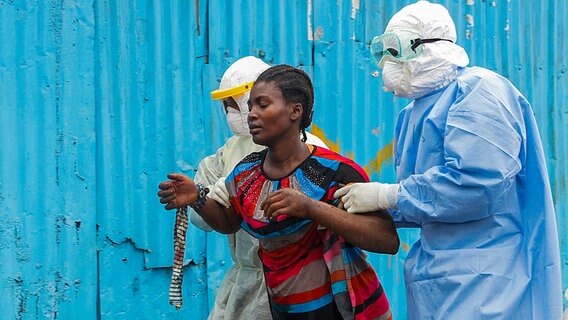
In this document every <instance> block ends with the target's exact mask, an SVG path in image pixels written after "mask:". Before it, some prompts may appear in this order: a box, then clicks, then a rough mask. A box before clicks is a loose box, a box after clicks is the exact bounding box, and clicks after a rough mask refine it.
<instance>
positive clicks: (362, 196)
mask: <svg viewBox="0 0 568 320" xmlns="http://www.w3.org/2000/svg"><path fill="white" fill-rule="evenodd" d="M398 188H399V185H398V183H397V184H388V183H380V182H367V183H353V184H349V185H346V186H345V187H343V188H341V189H339V190H337V191H335V193H334V194H333V197H334V198H336V199H337V198H341V202H343V206H344V208H345V210H347V212H349V213H357V212H371V211H377V210H380V209H390V208H396V200H397V198H398Z"/></svg>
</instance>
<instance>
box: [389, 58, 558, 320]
mask: <svg viewBox="0 0 568 320" xmlns="http://www.w3.org/2000/svg"><path fill="white" fill-rule="evenodd" d="M395 166H396V174H397V179H398V181H399V182H400V191H399V197H398V200H397V206H398V211H393V212H391V213H392V215H393V218H394V220H395V222H396V223H397V224H398V226H399V227H400V226H414V227H419V228H421V235H420V239H419V240H418V241H417V242H416V243H415V244H414V246H413V247H412V249H411V250H410V252H409V253H408V257H407V259H406V262H405V280H406V286H407V300H408V315H409V318H410V319H421V320H422V319H460V320H463V319H547V320H548V319H561V318H562V281H561V275H560V258H559V244H558V234H557V229H556V218H555V213H554V207H553V203H552V195H551V190H550V184H549V181H548V174H547V169H546V164H545V159H544V153H543V149H542V143H541V141H540V138H539V133H538V129H537V125H536V122H535V118H534V115H533V112H532V110H531V107H530V105H529V103H528V102H527V100H526V99H525V98H524V97H523V96H522V95H521V93H520V92H519V91H518V90H517V89H516V88H515V87H514V86H513V85H512V84H511V83H510V82H509V81H508V80H506V79H505V78H503V77H501V76H499V75H497V74H495V73H494V72H491V71H489V70H486V69H483V68H465V69H462V70H461V73H460V75H459V76H458V78H457V80H455V81H453V82H452V83H450V84H449V85H448V86H447V87H445V88H444V89H441V90H438V91H437V92H434V93H432V94H430V95H428V96H426V97H423V98H420V99H417V100H415V101H414V102H413V103H411V104H410V105H408V106H407V107H406V108H404V109H403V110H402V111H401V113H400V114H399V117H398V121H397V126H396V132H395Z"/></svg>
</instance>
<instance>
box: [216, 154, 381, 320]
mask: <svg viewBox="0 0 568 320" xmlns="http://www.w3.org/2000/svg"><path fill="white" fill-rule="evenodd" d="M266 153H267V150H263V151H261V152H256V153H252V154H250V155H248V156H247V157H246V158H244V159H243V160H242V161H241V162H240V163H239V164H237V166H236V167H235V168H234V170H233V171H232V172H231V174H230V175H229V176H228V177H227V179H226V181H225V183H226V185H227V189H228V191H229V195H230V201H231V204H232V206H233V208H234V209H235V211H236V212H237V214H239V215H241V216H242V218H243V220H242V223H241V227H242V228H243V229H245V230H246V231H247V232H249V233H250V234H251V235H252V236H254V237H256V238H258V239H259V243H260V249H259V256H260V259H261V261H262V263H263V268H264V275H265V281H266V285H267V288H268V295H269V300H270V307H271V311H272V315H273V317H274V319H318V320H321V319H381V320H382V319H391V310H390V307H389V303H388V300H387V297H386V295H385V293H384V292H383V288H382V286H381V284H380V282H379V280H378V277H377V275H376V274H375V271H374V270H373V268H372V267H371V265H370V264H369V263H368V262H367V259H366V254H365V253H364V252H363V251H362V250H361V249H359V248H357V247H355V246H353V245H351V244H350V243H348V242H346V241H345V239H344V238H343V237H342V236H339V235H337V234H335V233H333V232H332V231H330V230H329V229H326V228H324V227H322V226H319V225H318V224H317V223H315V222H314V221H312V220H310V219H303V218H295V217H290V216H285V215H281V216H279V217H278V218H277V219H276V220H275V221H268V220H267V219H266V218H264V215H263V211H262V210H261V209H260V206H261V205H262V203H263V202H264V200H265V199H266V197H267V196H268V195H269V194H270V193H272V192H274V191H276V190H278V189H281V188H292V189H295V190H298V191H300V192H302V193H304V194H306V195H307V196H309V197H311V198H313V199H317V200H320V201H324V202H326V203H329V204H332V205H336V201H335V200H334V198H333V193H334V192H335V191H336V190H337V188H338V187H340V186H342V185H345V184H348V183H352V182H366V181H369V178H368V176H367V174H366V173H365V172H364V171H363V169H362V168H361V167H360V166H359V165H357V164H356V163H354V162H353V161H351V160H350V159H347V158H345V157H343V156H341V155H339V154H337V153H335V152H333V151H330V150H327V149H325V148H320V147H314V149H313V150H312V153H311V154H310V156H309V157H308V158H307V159H306V160H305V161H303V162H302V163H301V164H300V165H299V166H298V167H297V168H296V169H295V170H294V171H293V172H292V173H290V174H289V175H288V176H286V177H283V178H281V179H276V180H272V179H269V178H268V177H266V176H265V174H264V172H263V170H262V165H263V161H264V159H265V156H266Z"/></svg>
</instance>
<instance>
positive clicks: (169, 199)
mask: <svg viewBox="0 0 568 320" xmlns="http://www.w3.org/2000/svg"><path fill="white" fill-rule="evenodd" d="M168 179H169V180H167V181H164V182H162V183H160V184H159V185H158V188H159V189H160V191H158V197H160V203H162V204H165V205H166V210H171V209H175V208H181V207H185V206H187V205H189V204H192V203H194V202H195V201H196V200H197V187H196V186H195V182H193V180H191V179H190V178H189V177H187V176H185V175H183V174H177V173H170V174H168Z"/></svg>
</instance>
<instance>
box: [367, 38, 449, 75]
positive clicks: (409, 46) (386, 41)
mask: <svg viewBox="0 0 568 320" xmlns="http://www.w3.org/2000/svg"><path fill="white" fill-rule="evenodd" d="M437 41H449V42H452V43H453V41H452V40H448V39H442V38H430V39H422V38H420V35H418V34H415V33H404V34H401V35H399V34H396V33H394V32H386V33H383V34H381V35H380V36H376V37H374V38H373V40H372V41H371V46H370V49H371V56H372V57H373V60H374V61H375V63H376V64H377V65H378V66H379V67H381V68H382V66H383V64H384V63H383V62H384V60H383V59H384V58H386V57H389V58H391V59H394V60H398V61H407V60H410V59H412V58H414V57H416V56H418V55H419V54H420V53H422V50H424V46H422V44H424V43H432V42H437Z"/></svg>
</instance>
